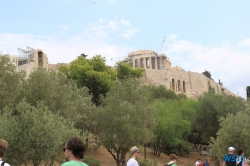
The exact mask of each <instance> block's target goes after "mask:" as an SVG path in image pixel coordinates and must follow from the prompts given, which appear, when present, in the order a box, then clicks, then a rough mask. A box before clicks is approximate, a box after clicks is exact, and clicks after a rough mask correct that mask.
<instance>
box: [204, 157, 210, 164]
mask: <svg viewBox="0 0 250 166" xmlns="http://www.w3.org/2000/svg"><path fill="white" fill-rule="evenodd" d="M209 162H210V159H209V158H206V160H205V161H204V162H203V166H209Z"/></svg>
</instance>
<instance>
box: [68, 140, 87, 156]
mask: <svg viewBox="0 0 250 166" xmlns="http://www.w3.org/2000/svg"><path fill="white" fill-rule="evenodd" d="M67 148H68V149H69V150H71V151H72V153H73V155H74V156H75V157H78V158H80V159H83V156H84V153H85V151H86V146H85V145H84V143H83V141H82V140H81V139H80V138H77V137H71V138H69V139H68V141H67Z"/></svg>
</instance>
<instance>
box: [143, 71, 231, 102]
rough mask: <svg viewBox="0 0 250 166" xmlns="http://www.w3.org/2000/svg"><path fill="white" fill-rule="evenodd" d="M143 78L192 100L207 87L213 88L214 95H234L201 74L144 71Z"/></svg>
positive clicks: (205, 90)
mask: <svg viewBox="0 0 250 166" xmlns="http://www.w3.org/2000/svg"><path fill="white" fill-rule="evenodd" d="M145 76H146V79H148V80H149V81H148V83H151V84H155V85H164V86H166V88H167V89H172V90H173V91H175V92H176V93H177V94H178V93H184V94H186V95H187V96H188V97H192V98H198V97H200V96H201V95H202V94H203V93H204V92H207V91H208V89H209V86H210V87H212V88H214V89H215V92H216V93H219V94H221V93H225V94H227V95H235V94H233V93H232V92H230V91H229V90H228V89H226V88H225V87H223V86H221V85H219V84H218V83H216V82H214V81H213V80H211V79H209V78H207V77H206V76H204V75H203V74H201V73H194V72H186V71H169V70H154V69H145Z"/></svg>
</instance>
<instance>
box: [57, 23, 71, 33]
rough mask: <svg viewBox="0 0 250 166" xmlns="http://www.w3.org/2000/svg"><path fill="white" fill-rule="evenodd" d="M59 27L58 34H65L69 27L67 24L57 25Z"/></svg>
mask: <svg viewBox="0 0 250 166" xmlns="http://www.w3.org/2000/svg"><path fill="white" fill-rule="evenodd" d="M58 27H59V28H60V29H61V31H60V33H59V34H60V35H65V33H66V32H67V31H68V29H69V27H68V26H65V25H59V26H58Z"/></svg>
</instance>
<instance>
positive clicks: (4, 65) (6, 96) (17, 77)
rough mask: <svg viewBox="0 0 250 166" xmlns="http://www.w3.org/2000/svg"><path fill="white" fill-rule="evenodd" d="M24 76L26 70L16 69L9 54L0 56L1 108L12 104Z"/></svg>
mask: <svg viewBox="0 0 250 166" xmlns="http://www.w3.org/2000/svg"><path fill="white" fill-rule="evenodd" d="M24 76H25V73H24V72H17V71H16V67H15V66H14V65H13V64H12V63H11V60H10V58H9V57H8V56H0V109H3V108H4V107H5V106H6V105H8V106H12V104H13V99H14V98H15V97H16V96H17V94H18V92H19V90H20V86H21V85H22V80H23V78H24Z"/></svg>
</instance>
